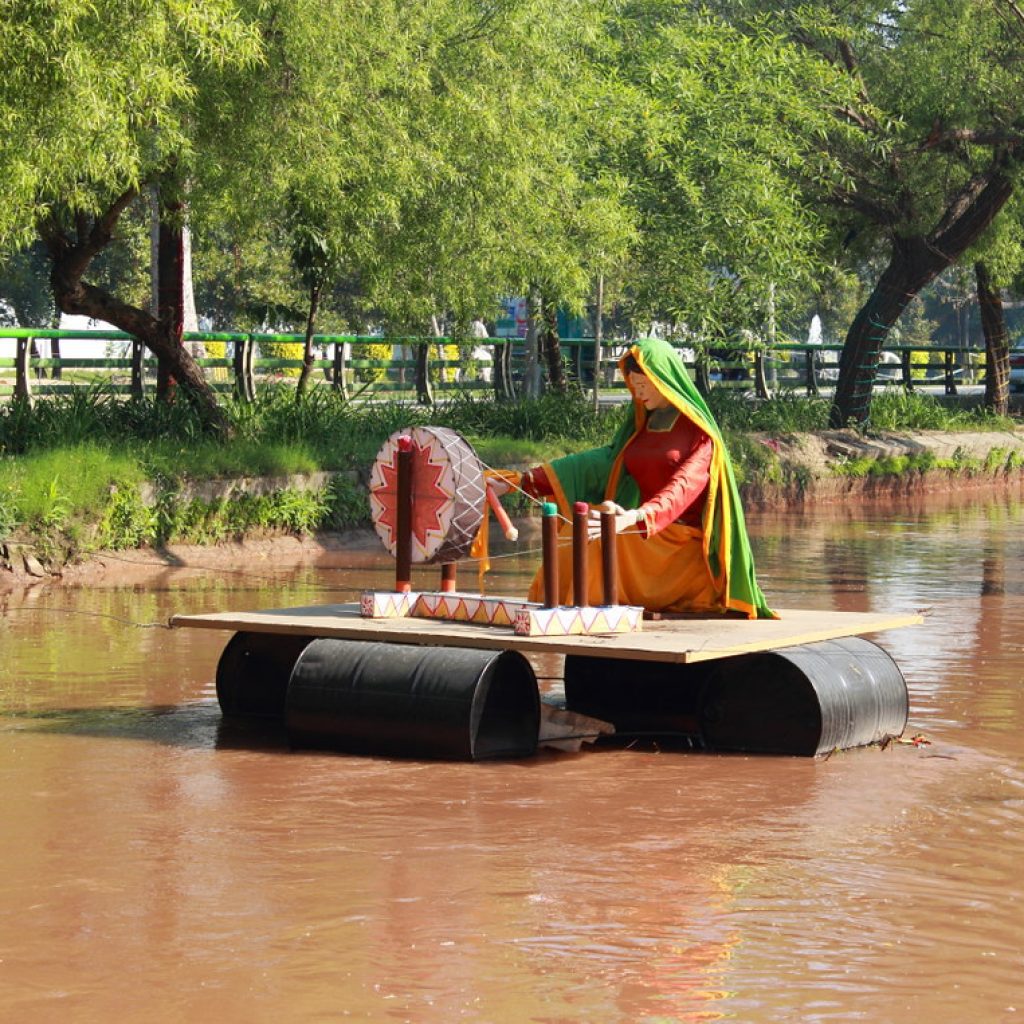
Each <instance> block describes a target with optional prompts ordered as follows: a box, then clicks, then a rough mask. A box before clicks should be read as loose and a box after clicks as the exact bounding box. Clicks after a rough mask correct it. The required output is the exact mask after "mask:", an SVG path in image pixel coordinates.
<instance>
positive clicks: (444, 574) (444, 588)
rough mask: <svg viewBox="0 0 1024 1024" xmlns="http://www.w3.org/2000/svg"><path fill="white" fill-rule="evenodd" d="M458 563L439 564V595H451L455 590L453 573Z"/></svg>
mask: <svg viewBox="0 0 1024 1024" xmlns="http://www.w3.org/2000/svg"><path fill="white" fill-rule="evenodd" d="M457 566H458V562H442V563H441V593H443V594H451V593H454V591H455V590H456V586H455V572H456V567H457Z"/></svg>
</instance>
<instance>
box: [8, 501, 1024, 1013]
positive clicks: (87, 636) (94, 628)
mask: <svg viewBox="0 0 1024 1024" xmlns="http://www.w3.org/2000/svg"><path fill="white" fill-rule="evenodd" d="M1022 525H1024V507H1022V505H1021V503H1020V501H1019V500H1018V499H1016V498H1008V499H1002V500H998V501H993V502H988V503H980V502H977V503H971V502H967V501H961V502H960V503H957V504H955V503H952V502H949V503H947V504H946V505H945V506H942V507H940V506H937V505H936V504H935V503H934V502H933V503H932V504H931V505H930V506H927V507H921V508H916V509H910V510H907V509H904V510H902V511H900V512H899V513H898V514H895V515H894V514H891V513H888V512H886V511H885V510H881V509H877V508H876V509H871V508H859V509H858V508H844V509H840V510H837V511H835V512H824V513H823V512H821V511H818V512H816V513H815V514H814V515H806V516H797V515H787V516H771V515H758V516H752V517H751V527H752V532H753V533H754V536H755V547H756V551H757V555H758V563H759V569H760V572H761V576H762V578H763V583H764V586H765V589H766V591H767V592H768V593H769V595H770V597H771V599H772V601H773V603H774V604H776V605H777V606H779V607H783V608H785V607H799V606H803V607H814V608H836V609H844V610H854V611H865V610H888V611H904V610H919V611H922V612H923V613H924V614H925V616H926V620H925V624H924V625H923V626H920V627H916V628H913V629H906V630H898V631H894V632H892V633H887V634H882V635H880V636H878V637H876V638H875V639H877V640H878V641H879V642H880V643H882V644H883V645H884V646H885V647H886V648H887V650H889V651H890V653H892V654H893V656H894V657H895V658H896V659H897V661H898V662H899V663H900V665H901V667H902V668H903V670H904V673H905V675H906V677H907V680H908V684H909V686H910V689H911V694H912V706H911V721H910V726H909V730H908V734H914V733H920V734H923V735H924V736H925V737H926V738H927V739H928V740H930V741H931V742H930V744H928V745H925V746H921V747H912V746H907V745H894V746H892V747H890V748H888V749H887V750H885V751H880V750H877V749H868V750H860V751H850V752H846V753H842V754H836V755H834V756H832V757H830V758H828V759H826V760H819V761H806V760H796V759H786V758H768V757H760V758H757V757H740V756H731V757H725V756H708V755H693V754H683V753H668V752H664V753H663V752H659V751H657V750H650V749H649V750H640V749H632V750H629V749H627V750H615V749H608V750H589V751H586V752H584V753H582V754H580V755H561V754H558V755H556V754H546V755H543V756H541V757H538V758H537V759H534V760H531V761H528V762H513V763H498V764H487V763H482V764H474V765H462V764H435V763H428V762H414V761H409V762H403V761H388V760H383V759H373V758H357V757H340V756H332V755H327V754H318V753H298V752H291V751H289V750H288V749H287V746H286V744H285V742H284V739H283V737H282V736H281V735H280V734H279V733H277V732H275V730H273V729H268V728H266V727H263V726H257V725H246V724H242V725H238V724H234V723H224V722H222V720H221V718H220V714H219V711H218V709H217V707H216V701H215V696H214V690H213V673H214V667H215V665H216V661H217V658H218V656H219V653H220V650H221V648H222V646H223V644H224V643H225V642H226V640H227V635H226V634H217V633H207V632H205V631H199V630H195V631H180V632H179V631H173V632H172V631H169V630H167V629H165V628H162V624H163V623H166V621H167V618H168V617H169V616H170V615H171V614H174V613H175V612H179V611H186V610H188V611H207V610H210V611H212V610H224V609H225V608H229V607H235V608H243V607H247V608H256V607H275V606H281V605H285V604H296V605H297V604H309V603H316V602H324V603H328V602H331V603H333V602H336V601H338V600H344V599H348V598H350V597H354V595H355V593H356V591H357V590H358V589H359V588H360V587H361V586H362V585H363V584H364V583H365V582H369V583H370V584H371V585H375V586H385V585H386V584H387V580H388V576H389V566H388V565H387V564H386V563H385V562H383V561H382V560H381V559H380V558H378V557H377V556H376V555H375V554H374V555H364V556H359V558H358V560H357V559H356V556H351V557H350V558H349V562H348V565H344V566H343V565H338V564H326V565H323V566H321V567H318V568H309V567H307V568H303V569H300V570H296V571H292V572H289V571H285V570H282V571H280V572H279V573H275V572H273V571H268V570H267V569H266V568H263V569H261V570H260V571H259V573H255V572H253V573H246V572H244V571H243V572H240V573H228V572H225V571H223V570H218V571H217V572H216V573H201V572H193V571H174V572H168V573H166V574H165V575H164V576H162V577H160V578H159V579H156V580H154V581H152V583H151V584H147V585H146V586H145V587H136V588H121V589H114V588H111V589H87V590H66V591H51V590H45V591H33V592H29V593H27V594H23V595H15V596H7V597H0V609H2V611H3V615H2V616H0V652H2V661H0V701H2V703H0V786H2V793H3V808H4V824H3V829H2V831H0V851H2V857H3V861H2V863H3V867H4V870H3V872H2V873H0V1019H2V1020H12V1021H16V1020H17V1021H20V1020H32V1021H68V1020H74V1021H76V1022H79V1021H108V1020H110V1019H113V1018H114V1017H115V1016H116V1018H117V1019H120V1020H130V1021H133V1020H138V1021H182V1020H193V1019H209V1018H213V1017H219V1018H220V1019H222V1020H226V1021H280V1020H287V1021H321V1020H323V1021H328V1020H329V1021H334V1020H341V1019H353V1020H364V1021H382V1022H384V1021H388V1022H390V1021H404V1020H408V1021H413V1022H417V1024H419V1022H426V1024H433V1022H442V1021H444V1022H449V1021H453V1020H467V1021H496V1022H504V1021H537V1022H544V1024H551V1022H560V1021H588V1022H620V1021H621V1022H636V1021H640V1022H649V1024H654V1022H658V1024H663V1022H695V1021H712V1020H719V1019H728V1020H737V1021H745V1022H762V1021H795V1020H800V1021H849V1020H866V1021H872V1022H883V1021H901V1022H902V1021H925V1020H927V1021H933V1020H934V1021H954V1022H955V1021H971V1022H974V1021H1010V1020H1017V1019H1024V1017H1022V1015H1024V995H1022V992H1021V984H1020V978H1021V977H1022V976H1024V973H1022V972H1024V925H1022V923H1021V921H1022V910H1024V907H1022V896H1024V883H1022V881H1021V876H1020V871H1019V864H1020V858H1021V855H1022V853H1024V850H1022V849H1021V843H1022V839H1021V837H1022V836H1024V828H1022V825H1024V771H1022V769H1021V747H1022V744H1021V741H1020V738H1019V737H1020V734H1021V730H1022V726H1024V696H1022V694H1024V686H1022V676H1024V657H1022V646H1024V641H1022V640H1021V631H1020V628H1019V623H1020V621H1021V615H1022V612H1024V596H1022V592H1024V565H1022V560H1024V550H1022V546H1021V543H1020V540H1019V537H1020V534H1021V528H1022ZM495 566H496V572H495V573H493V574H492V575H491V577H489V580H488V590H489V591H490V592H498V591H506V592H519V591H521V590H522V589H524V588H525V585H526V583H527V581H528V578H529V575H530V571H531V569H532V562H531V559H530V558H526V559H523V560H521V562H519V563H517V562H515V561H503V562H500V563H499V562H496V563H495Z"/></svg>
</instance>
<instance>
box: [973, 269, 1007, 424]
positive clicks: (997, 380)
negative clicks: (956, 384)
mask: <svg viewBox="0 0 1024 1024" xmlns="http://www.w3.org/2000/svg"><path fill="white" fill-rule="evenodd" d="M974 277H975V280H976V281H977V282H978V308H979V309H980V311H981V329H982V331H983V333H984V335H985V408H986V409H989V410H991V411H992V412H994V413H995V414H996V415H997V416H1006V415H1007V414H1008V413H1009V411H1010V335H1009V333H1008V332H1007V330H1006V317H1005V316H1004V315H1003V297H1002V295H1001V293H1000V291H999V289H998V288H994V287H993V286H992V276H991V274H990V273H989V270H988V267H987V266H986V265H985V264H984V263H983V262H982V261H981V260H979V261H978V262H977V263H975V264H974Z"/></svg>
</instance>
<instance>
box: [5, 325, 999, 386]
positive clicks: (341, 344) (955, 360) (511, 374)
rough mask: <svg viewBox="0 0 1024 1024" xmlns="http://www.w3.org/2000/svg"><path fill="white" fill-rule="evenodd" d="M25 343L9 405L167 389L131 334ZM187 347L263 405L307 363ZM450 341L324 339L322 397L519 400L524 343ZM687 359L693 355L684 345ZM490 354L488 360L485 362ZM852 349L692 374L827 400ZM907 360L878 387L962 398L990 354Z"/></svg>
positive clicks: (47, 332) (929, 354)
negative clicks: (95, 392)
mask: <svg viewBox="0 0 1024 1024" xmlns="http://www.w3.org/2000/svg"><path fill="white" fill-rule="evenodd" d="M5 340H7V341H13V342H14V348H15V351H14V356H13V358H4V357H0V397H4V396H7V397H9V396H11V395H20V396H23V397H26V398H31V397H33V396H36V395H45V394H52V393H55V392H62V391H66V390H67V389H68V388H71V387H74V386H77V385H82V384H89V383H93V382H96V381H103V382H104V383H105V384H106V385H107V386H108V387H110V388H112V389H113V390H115V391H119V392H123V393H130V394H135V395H142V394H143V393H144V392H145V390H146V389H147V388H148V387H152V386H153V384H154V382H155V379H156V368H157V361H156V359H155V358H153V357H152V356H150V355H148V354H147V353H146V351H145V349H144V347H143V346H142V344H141V343H139V342H138V341H136V340H135V339H134V338H133V337H132V336H131V335H128V334H125V333H123V332H121V331H60V330H51V329H42V328H39V329H37V328H7V329H3V328H0V345H2V343H3V342H4V341H5ZM47 340H48V341H51V342H52V341H56V342H58V343H63V342H65V341H66V342H69V343H70V345H69V346H68V347H71V349H72V351H73V348H74V345H75V344H76V343H81V342H84V341H85V340H88V341H90V342H93V343H95V342H105V343H107V346H108V348H112V347H113V346H123V351H121V352H120V353H119V354H116V355H115V354H113V352H111V354H108V355H105V356H103V357H95V356H94V357H83V356H74V355H65V354H64V349H65V346H64V345H61V352H60V355H59V356H49V357H44V356H41V355H40V354H39V353H38V342H39V341H47ZM184 340H185V341H186V342H187V343H202V344H204V345H208V344H211V343H212V344H223V345H224V346H225V354H224V355H223V356H221V357H210V356H207V357H204V358H198V359H197V360H196V361H197V363H198V364H199V365H200V366H201V367H202V368H203V370H204V371H205V373H206V377H207V379H208V381H209V382H210V384H211V387H213V388H214V389H215V390H219V391H233V392H234V393H236V394H238V395H239V396H240V397H242V398H243V399H247V400H251V399H252V398H253V397H254V396H255V394H256V389H257V386H258V384H260V383H264V382H267V381H270V380H278V381H285V382H286V381H288V380H289V379H294V377H297V375H298V372H299V371H300V370H301V367H302V365H303V364H302V360H301V359H287V358H279V357H273V356H269V355H264V354H262V352H261V348H260V347H261V345H262V346H266V345H267V344H268V343H275V344H282V343H283V344H290V345H302V343H303V336H302V335H299V334H259V333H226V332H195V333H186V334H185V336H184ZM560 344H561V346H562V350H563V361H564V363H565V366H566V372H567V376H568V377H569V378H570V379H572V380H575V381H578V382H579V383H581V384H582V385H583V386H584V387H587V388H591V387H592V386H593V383H594V341H593V339H592V338H563V339H561V342H560ZM628 344H629V342H628V341H626V340H615V339H611V340H607V341H606V342H605V343H604V344H603V347H602V349H603V353H604V356H603V358H602V360H601V366H600V374H599V378H600V379H599V386H600V387H601V389H602V390H607V391H611V392H613V393H614V391H615V390H617V389H621V388H623V387H624V385H623V383H622V381H621V380H620V379H619V378H618V375H617V374H616V372H615V367H616V363H617V361H618V358H619V355H620V354H621V353H622V351H624V349H625V347H626V346H627V345H628ZM373 345H376V346H380V345H386V346H388V348H389V349H390V350H391V352H392V353H394V351H395V349H396V348H397V349H399V351H400V352H401V351H402V350H405V352H404V353H403V354H402V355H401V356H400V357H394V358H392V357H389V358H371V357H370V356H369V354H368V349H367V348H366V347H367V346H373ZM455 345H456V343H455V342H453V341H452V340H451V339H450V338H434V337H396V336H389V337H381V336H377V335H348V334H345V335H340V334H323V335H316V336H315V338H314V348H315V349H316V350H317V352H318V353H319V356H318V358H316V359H315V360H314V362H313V369H314V372H315V374H316V378H315V379H316V381H317V385H318V386H328V387H331V388H334V389H336V390H338V391H341V392H342V393H343V394H344V395H346V396H347V397H350V398H352V399H353V400H365V399H371V398H374V397H380V396H382V395H385V394H388V395H391V396H392V397H396V398H402V397H420V398H422V397H423V396H424V393H426V394H427V395H430V394H431V393H432V392H433V391H435V390H436V391H439V392H441V393H444V392H451V391H486V390H494V391H495V392H496V393H498V394H499V395H503V396H511V395H513V394H515V393H516V392H517V390H518V389H519V386H520V382H521V380H522V377H523V374H524V372H525V365H526V360H525V351H524V342H523V339H521V338H473V339H466V340H464V341H461V342H460V343H459V347H458V349H457V352H458V355H456V354H455V352H454V351H453V348H454V347H455ZM680 347H681V348H682V349H684V351H685V346H680ZM481 350H486V351H487V352H488V356H487V357H486V358H483V357H481V358H473V357H472V354H473V353H474V352H476V353H478V354H481ZM841 352H842V346H841V345H806V344H800V343H797V342H783V343H779V344H776V345H774V346H772V347H771V348H769V349H761V350H756V351H755V350H742V349H738V348H735V347H730V348H728V349H719V350H712V353H711V356H710V358H706V359H704V360H703V362H702V364H701V365H699V366H695V365H694V364H693V362H692V361H690V362H688V366H689V367H690V369H691V370H692V371H695V372H698V373H703V374H705V375H706V377H707V379H708V381H709V383H710V385H711V386H713V387H730V388H740V389H750V388H752V387H754V388H756V390H758V391H759V392H761V393H763V394H767V393H768V392H770V391H772V390H776V389H780V388H783V389H786V388H788V389H802V390H805V391H806V392H807V393H808V394H817V393H818V392H819V389H820V387H821V386H822V385H823V384H825V385H827V384H829V383H830V382H833V381H834V379H835V376H836V374H837V372H838V371H837V367H838V361H839V355H840V353H841ZM886 352H889V353H893V354H894V355H895V356H897V357H898V358H899V362H898V364H897V363H895V362H892V363H880V365H879V367H878V378H877V379H878V380H879V381H883V382H893V383H899V384H901V385H902V386H903V387H905V388H907V389H913V388H914V387H915V386H916V385H918V384H939V385H941V386H943V388H944V389H945V391H946V393H947V394H955V393H956V389H957V383H958V381H964V380H968V381H969V380H973V379H974V377H975V373H976V370H977V369H978V367H979V365H980V362H981V360H980V359H979V357H980V356H983V355H984V353H983V352H982V351H981V350H978V349H958V348H927V349H925V348H916V347H913V346H904V345H895V346H890V347H889V348H887V349H886Z"/></svg>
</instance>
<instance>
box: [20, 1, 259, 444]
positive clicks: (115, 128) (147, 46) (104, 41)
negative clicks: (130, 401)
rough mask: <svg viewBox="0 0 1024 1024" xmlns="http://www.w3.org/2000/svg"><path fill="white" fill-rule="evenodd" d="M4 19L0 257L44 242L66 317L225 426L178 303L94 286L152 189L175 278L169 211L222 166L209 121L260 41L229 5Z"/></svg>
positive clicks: (74, 7)
mask: <svg viewBox="0 0 1024 1024" xmlns="http://www.w3.org/2000/svg"><path fill="white" fill-rule="evenodd" d="M0 10H2V15H0V23H2V24H3V32H2V33H0V62H2V64H3V67H4V74H3V75H2V76H0V122H2V123H3V125H4V131H3V133H2V134H0V252H3V251H8V252H9V251H11V250H13V249H16V248H18V247H20V246H23V245H25V244H26V243H28V242H29V241H30V240H31V239H32V237H33V236H37V237H39V238H40V239H41V240H42V241H43V243H44V244H45V246H46V249H47V252H48V254H49V258H50V263H51V266H50V284H51V287H52V290H53V295H54V299H55V302H56V304H57V306H58V308H59V309H60V310H61V311H63V312H67V313H78V314H84V315H86V316H89V317H93V318H96V319H101V320H106V321H108V322H110V323H112V324H114V325H115V326H117V327H119V328H121V329H123V330H125V331H127V332H129V333H130V334H132V335H134V336H135V337H136V338H138V339H139V340H141V341H143V342H144V343H145V344H146V345H147V346H148V347H149V348H150V349H151V350H152V351H153V352H154V353H156V354H157V356H158V357H159V358H160V359H161V360H162V361H163V362H164V363H165V364H166V365H167V366H168V368H169V369H170V372H171V373H173V375H174V377H175V379H176V380H177V381H178V383H179V384H180V386H181V388H182V389H183V390H184V392H185V394H186V395H187V396H188V397H189V398H190V399H191V400H192V401H193V402H194V403H195V404H196V406H197V407H198V408H199V409H200V410H201V411H202V412H203V413H204V415H205V416H206V417H207V418H208V419H209V420H210V421H211V422H212V423H214V424H215V425H217V426H219V427H220V428H221V429H223V428H224V426H225V424H224V419H223V417H222V415H221V413H220V411H219V410H218V408H217V405H216V401H215V399H214V396H213V393H212V391H211V390H210V388H209V386H208V385H207V383H206V381H205V380H204V378H203V375H202V373H201V371H200V370H199V368H198V366H197V365H196V364H195V362H194V360H193V359H192V358H191V356H190V355H189V353H188V352H187V351H186V350H185V349H184V347H183V346H182V345H181V344H180V338H181V323H180V313H179V312H176V310H180V303H175V302H174V297H173V296H172V295H169V294H168V293H167V292H166V291H165V294H164V296H163V300H162V303H161V308H160V309H159V310H158V312H157V313H156V314H154V313H152V312H151V311H150V310H149V309H146V308H144V307H142V306H140V305H137V304H134V303H132V302H131V301H128V300H126V299H125V298H123V297H122V296H120V295H118V294H115V293H114V292H112V291H110V290H108V289H106V288H104V287H102V286H101V285H99V284H97V283H96V282H95V281H94V280H92V279H91V268H92V266H93V263H94V261H95V260H96V258H97V256H98V255H99V254H100V253H102V252H103V251H104V250H105V249H106V248H107V247H108V246H109V245H110V243H111V241H112V239H113V238H114V237H115V234H116V232H117V231H118V227H119V222H120V220H121V218H122V217H123V216H124V214H125V212H126V210H128V208H129V207H130V206H131V205H132V204H133V203H134V202H135V201H136V200H137V199H138V198H139V196H140V194H141V193H142V191H143V190H144V189H145V188H146V187H147V186H149V185H153V184H155V185H157V186H159V187H160V188H161V192H162V195H163V197H164V209H165V216H164V217H163V229H164V230H165V231H166V232H167V239H166V244H165V246H164V247H163V253H162V259H163V260H166V261H168V266H167V268H166V269H167V272H168V273H167V275H165V282H169V281H171V276H172V275H173V274H174V273H176V272H177V270H178V268H176V267H174V265H173V247H174V232H175V231H176V230H179V231H180V218H179V217H176V215H175V212H174V211H175V209H176V208H178V209H180V204H181V203H182V201H183V188H184V183H185V182H188V183H190V187H194V188H196V189H197V190H201V189H202V187H203V178H204V167H206V166H211V165H213V166H218V165H220V164H223V163H224V161H225V159H226V156H227V155H228V154H225V153H224V152H223V151H221V152H216V151H214V149H213V148H212V146H211V142H212V141H214V140H215V139H216V137H217V136H216V133H214V132H211V131H210V122H211V120H216V119H218V118H219V117H220V116H221V111H220V110H219V100H220V99H221V98H222V96H223V89H222V87H221V83H222V82H223V81H224V74H225V72H226V71H229V70H234V69H237V68H240V67H245V68H252V67H253V66H254V65H255V64H256V62H257V61H258V58H259V54H260V37H259V32H258V31H257V29H256V28H255V27H254V26H253V25H252V24H251V23H250V22H248V21H247V20H246V19H245V18H244V17H243V15H242V13H241V11H240V10H239V9H238V5H237V4H236V3H235V2H234V0H145V2H142V0H132V2H128V3H125V2H124V0H89V2H85V0H62V2H60V3H57V2H52V3H39V4H25V3H18V2H17V0H3V2H2V3H0ZM200 139H202V144H201V145H200V144H199V142H200ZM237 157H238V154H234V158H235V161H236V162H237Z"/></svg>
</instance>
